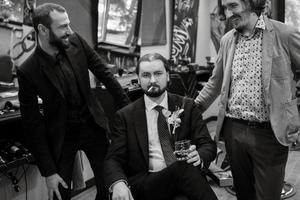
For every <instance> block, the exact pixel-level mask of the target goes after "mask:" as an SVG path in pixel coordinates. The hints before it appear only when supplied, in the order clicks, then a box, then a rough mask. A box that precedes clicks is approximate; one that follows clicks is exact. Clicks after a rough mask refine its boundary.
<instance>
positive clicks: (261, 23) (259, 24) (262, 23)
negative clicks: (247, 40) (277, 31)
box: [255, 15, 266, 30]
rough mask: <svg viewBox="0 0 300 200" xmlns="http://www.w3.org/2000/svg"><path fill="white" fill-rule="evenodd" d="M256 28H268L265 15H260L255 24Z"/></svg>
mask: <svg viewBox="0 0 300 200" xmlns="http://www.w3.org/2000/svg"><path fill="white" fill-rule="evenodd" d="M255 28H256V29H262V30H265V29H266V23H265V21H264V17H263V15H260V16H259V18H258V20H257V22H256V25H255Z"/></svg>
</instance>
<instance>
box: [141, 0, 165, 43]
mask: <svg viewBox="0 0 300 200" xmlns="http://www.w3.org/2000/svg"><path fill="white" fill-rule="evenodd" d="M141 26H142V29H141V31H142V34H141V37H142V46H151V45H165V44H166V43H167V39H166V10H165V1H162V0H151V1H143V5H142V23H141Z"/></svg>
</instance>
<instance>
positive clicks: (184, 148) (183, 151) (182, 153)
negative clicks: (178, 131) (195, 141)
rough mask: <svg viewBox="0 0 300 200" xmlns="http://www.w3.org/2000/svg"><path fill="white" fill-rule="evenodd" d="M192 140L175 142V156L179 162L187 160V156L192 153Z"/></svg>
mask: <svg viewBox="0 0 300 200" xmlns="http://www.w3.org/2000/svg"><path fill="white" fill-rule="evenodd" d="M190 146H191V141H190V140H179V141H176V142H175V156H176V159H177V160H178V161H184V160H187V155H188V154H189V153H190V150H189V149H190Z"/></svg>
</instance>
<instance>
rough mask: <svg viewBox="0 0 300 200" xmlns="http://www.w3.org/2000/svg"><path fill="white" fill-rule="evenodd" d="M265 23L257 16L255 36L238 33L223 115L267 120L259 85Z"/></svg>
mask: <svg viewBox="0 0 300 200" xmlns="http://www.w3.org/2000/svg"><path fill="white" fill-rule="evenodd" d="M264 29H265V22H264V20H263V17H262V16H260V17H259V18H258V21H257V23H256V26H255V30H254V33H253V34H252V35H251V36H249V37H246V36H243V35H242V34H240V33H238V32H237V34H238V35H237V37H238V39H237V45H236V49H235V53H234V58H233V63H232V73H231V87H230V93H229V100H228V110H227V113H226V116H228V117H231V118H237V119H244V120H250V121H259V122H263V121H269V114H268V110H267V106H266V103H265V98H264V93H263V83H262V37H263V30H264Z"/></svg>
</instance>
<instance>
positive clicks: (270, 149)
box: [223, 118, 288, 200]
mask: <svg viewBox="0 0 300 200" xmlns="http://www.w3.org/2000/svg"><path fill="white" fill-rule="evenodd" d="M223 134H224V139H225V147H226V152H227V154H228V155H229V160H230V166H231V171H232V175H233V180H234V186H235V190H236V195H237V199H238V200H280V199H281V198H280V196H281V190H282V186H283V181H284V174H285V166H286V162H287V158H288V147H286V146H283V145H281V144H280V143H279V142H278V141H277V139H276V138H275V135H274V133H273V131H272V129H271V128H257V127H256V128H255V127H249V126H248V125H246V124H243V123H241V122H239V121H235V120H232V119H230V118H225V120H224V124H223Z"/></svg>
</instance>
